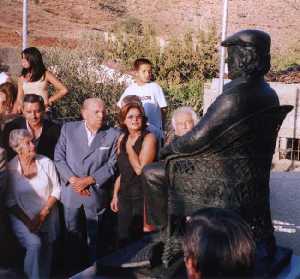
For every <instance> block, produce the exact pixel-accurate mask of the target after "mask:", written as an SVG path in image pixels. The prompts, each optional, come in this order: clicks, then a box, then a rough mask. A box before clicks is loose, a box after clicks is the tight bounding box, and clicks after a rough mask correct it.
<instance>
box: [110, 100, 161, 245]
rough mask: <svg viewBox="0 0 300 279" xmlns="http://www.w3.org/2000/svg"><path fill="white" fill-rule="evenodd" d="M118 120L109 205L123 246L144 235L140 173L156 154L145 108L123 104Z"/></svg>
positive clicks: (138, 105)
mask: <svg viewBox="0 0 300 279" xmlns="http://www.w3.org/2000/svg"><path fill="white" fill-rule="evenodd" d="M119 122H120V127H121V129H122V130H123V133H122V135H121V136H120V138H119V141H118V167H119V174H120V175H119V176H118V178H117V180H116V182H115V186H114V194H113V199H112V201H111V209H112V211H114V212H118V234H119V245H120V246H123V245H125V244H127V243H128V242H130V241H133V240H136V239H138V238H140V237H141V236H142V235H143V226H144V194H143V190H142V181H141V173H142V169H143V167H144V166H145V165H146V164H148V163H151V162H153V161H154V160H155V158H156V154H157V140H156V137H155V136H154V135H153V134H151V133H150V132H148V131H147V130H146V123H147V118H146V116H145V112H144V109H143V107H142V106H141V105H140V104H138V103H136V102H135V103H129V104H127V105H125V106H124V107H122V109H121V112H120V116H119Z"/></svg>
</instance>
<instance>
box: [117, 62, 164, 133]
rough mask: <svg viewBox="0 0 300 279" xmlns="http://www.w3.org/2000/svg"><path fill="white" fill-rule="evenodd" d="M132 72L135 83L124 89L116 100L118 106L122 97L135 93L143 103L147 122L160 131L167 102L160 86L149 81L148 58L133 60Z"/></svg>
mask: <svg viewBox="0 0 300 279" xmlns="http://www.w3.org/2000/svg"><path fill="white" fill-rule="evenodd" d="M134 72H135V83H133V84H132V85H130V86H129V87H127V89H126V90H125V91H124V93H123V94H122V96H121V98H120V100H119V102H118V107H121V103H122V99H123V98H124V97H126V96H128V95H137V96H138V97H139V98H140V99H141V101H142V103H143V107H144V110H145V114H146V116H147V118H148V122H149V123H150V124H152V125H154V126H155V127H156V128H157V129H159V130H161V131H162V130H163V120H164V119H163V118H164V109H165V108H166V107H167V102H166V99H165V95H164V92H163V91H162V89H161V87H160V86H159V85H158V84H157V83H156V82H153V81H151V79H152V63H151V62H150V61H149V60H148V59H145V58H139V59H137V60H135V62H134Z"/></svg>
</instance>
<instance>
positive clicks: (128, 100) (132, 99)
mask: <svg viewBox="0 0 300 279" xmlns="http://www.w3.org/2000/svg"><path fill="white" fill-rule="evenodd" d="M121 103H122V104H123V106H126V105H127V104H129V103H137V104H139V105H141V106H142V105H143V104H142V101H141V98H140V97H139V96H137V95H127V96H125V97H124V98H123V99H122V102H121ZM123 106H122V107H123Z"/></svg>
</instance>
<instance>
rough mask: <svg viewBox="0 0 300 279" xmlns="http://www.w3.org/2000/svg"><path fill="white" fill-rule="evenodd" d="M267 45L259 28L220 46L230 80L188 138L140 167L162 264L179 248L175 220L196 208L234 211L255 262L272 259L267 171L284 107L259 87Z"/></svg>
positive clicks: (267, 62) (267, 65) (267, 39)
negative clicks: (245, 227)
mask: <svg viewBox="0 0 300 279" xmlns="http://www.w3.org/2000/svg"><path fill="white" fill-rule="evenodd" d="M270 42H271V40H270V37H269V35H268V34H266V33H265V32H262V31H259V30H244V31H240V32H238V33H236V34H234V35H232V36H231V37H229V38H227V39H226V40H225V41H224V42H222V46H224V47H227V50H228V70H229V78H230V79H231V80H232V81H231V82H230V83H228V84H226V85H225V86H224V90H223V92H222V94H221V95H219V96H218V97H217V99H216V100H215V101H214V102H213V103H212V105H211V106H210V107H209V108H208V110H207V112H206V114H205V115H204V116H203V117H202V119H201V120H200V121H199V123H198V124H197V125H196V126H195V127H194V128H193V129H192V130H191V131H190V132H189V133H187V134H186V135H184V136H182V137H180V138H177V139H175V140H174V141H172V142H171V143H170V144H168V145H167V146H165V147H164V148H163V149H162V150H161V154H160V158H161V159H162V160H163V161H160V162H158V163H154V164H150V165H148V166H146V167H145V168H144V172H143V176H144V190H145V197H146V203H147V208H148V220H150V221H152V223H153V224H154V225H156V226H157V227H158V228H160V229H161V230H162V232H164V234H163V241H164V242H165V252H164V256H163V257H164V258H163V259H164V262H165V265H166V266H168V264H169V262H170V261H171V258H172V254H176V249H178V250H180V249H181V243H180V238H178V237H176V230H177V229H178V228H179V227H180V224H181V223H182V219H183V218H184V217H185V216H187V215H190V214H192V213H193V212H195V211H196V210H197V209H200V208H203V207H222V208H228V209H232V210H234V211H235V212H237V213H238V214H240V215H241V217H243V218H244V219H245V220H246V221H247V223H248V224H249V226H250V227H251V230H252V232H253V234H254V237H255V240H256V245H257V253H258V257H262V258H264V259H268V258H271V257H272V256H273V255H274V254H275V250H276V245H275V239H274V236H273V230H274V229H273V226H272V220H271V214H270V204H269V177H270V168H271V162H272V156H273V153H274V150H275V145H276V137H277V132H278V130H279V128H280V126H281V123H282V121H283V120H284V118H285V116H286V114H287V113H288V112H289V111H290V110H291V109H292V107H291V106H279V100H278V97H277V95H276V93H275V91H274V90H273V89H272V88H270V86H269V85H268V84H267V83H266V82H265V81H264V75H265V74H266V73H267V72H268V71H269V69H270ZM166 181H168V183H166ZM170 250H171V251H170Z"/></svg>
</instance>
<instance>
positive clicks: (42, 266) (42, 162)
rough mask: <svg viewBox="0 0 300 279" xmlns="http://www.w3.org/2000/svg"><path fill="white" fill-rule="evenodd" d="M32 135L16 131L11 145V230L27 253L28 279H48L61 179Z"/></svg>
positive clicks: (9, 182) (24, 131)
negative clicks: (39, 150)
mask: <svg viewBox="0 0 300 279" xmlns="http://www.w3.org/2000/svg"><path fill="white" fill-rule="evenodd" d="M31 140H32V136H31V134H30V133H29V132H28V131H27V130H24V129H18V130H13V131H12V132H11V133H10V136H9V145H10V146H11V148H12V149H14V150H15V151H16V153H17V156H16V157H14V158H13V159H12V160H11V161H10V162H9V163H8V187H7V188H8V193H7V197H6V206H7V207H8V208H9V212H10V219H11V224H12V229H13V231H14V233H15V235H16V237H17V238H18V240H19V242H20V244H21V245H22V246H23V247H24V248H25V249H26V256H25V260H24V272H25V274H26V275H27V277H28V278H34V279H36V278H48V277H49V274H50V266H51V259H52V244H53V241H54V240H55V239H56V237H57V235H58V232H59V220H58V209H57V207H56V202H57V200H58V199H59V197H60V186H59V181H58V176H57V173H56V170H55V167H54V164H53V162H52V161H51V160H50V159H48V158H47V157H45V156H41V155H37V154H36V152H35V148H34V145H33V143H32V141H31Z"/></svg>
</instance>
